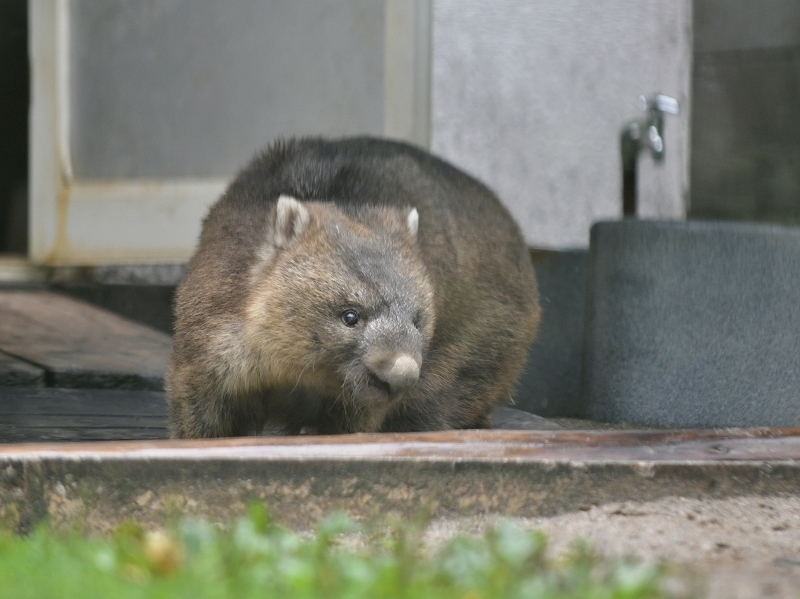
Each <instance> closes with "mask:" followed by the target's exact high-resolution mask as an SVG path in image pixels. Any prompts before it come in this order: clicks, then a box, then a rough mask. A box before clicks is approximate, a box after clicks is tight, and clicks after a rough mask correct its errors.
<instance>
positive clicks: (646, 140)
mask: <svg viewBox="0 0 800 599" xmlns="http://www.w3.org/2000/svg"><path fill="white" fill-rule="evenodd" d="M637 106H638V107H639V110H641V111H642V112H645V113H647V114H646V115H645V117H644V118H642V119H637V120H635V121H631V122H630V123H628V124H627V125H625V127H623V129H622V136H621V139H620V148H621V150H622V214H623V216H634V217H635V216H636V159H637V158H638V156H639V151H640V150H641V149H642V148H649V149H650V155H651V156H652V157H653V160H655V161H656V162H661V161H662V160H663V159H664V115H665V114H678V112H679V111H680V106H679V105H678V101H677V100H676V99H675V98H671V97H670V96H665V95H664V94H656V95H654V96H653V97H652V98H650V99H649V100H648V99H647V98H646V97H645V96H639V100H638V101H637Z"/></svg>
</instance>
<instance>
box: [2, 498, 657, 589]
mask: <svg viewBox="0 0 800 599" xmlns="http://www.w3.org/2000/svg"><path fill="white" fill-rule="evenodd" d="M418 530H419V527H414V526H409V525H408V524H403V525H401V524H400V523H398V524H396V525H394V526H380V527H370V528H366V529H365V528H363V527H361V526H359V525H357V524H355V523H354V522H352V521H350V520H348V519H347V518H345V517H343V516H341V515H333V516H331V517H329V518H328V519H327V520H325V521H324V522H323V523H322V524H321V525H320V526H319V528H318V529H317V531H316V533H315V534H314V535H305V536H301V535H298V534H296V533H294V532H291V531H288V530H286V529H284V528H281V527H279V526H276V525H274V524H273V523H271V522H270V521H269V518H268V516H267V514H266V512H265V510H264V509H263V508H261V507H260V506H257V505H254V506H251V508H250V513H249V516H248V517H247V518H243V519H241V520H239V521H238V522H237V523H236V524H235V525H234V526H233V527H232V530H231V531H229V532H221V531H220V530H219V529H217V528H216V527H214V526H212V525H209V524H207V523H199V522H193V521H188V520H186V521H183V522H181V523H180V524H178V525H177V526H176V527H175V529H174V530H173V531H171V532H160V533H158V532H157V533H146V532H145V531H144V530H143V529H142V528H141V526H139V525H138V524H136V523H134V522H126V523H124V524H122V525H120V526H119V527H118V528H117V530H116V531H115V533H114V534H113V535H112V536H111V537H110V538H88V539H87V538H83V537H81V536H80V535H77V534H72V535H57V534H54V533H52V532H49V531H48V530H47V529H46V528H45V527H41V528H39V529H38V530H36V531H35V532H34V533H33V534H31V535H30V536H26V537H20V536H14V535H6V536H0V598H2V599H5V598H14V599H26V598H36V599H47V598H51V597H53V598H55V597H63V598H70V599H72V598H76V599H77V598H80V599H91V598H93V597H104V598H106V597H108V598H114V599H125V598H129V597H130V598H133V597H164V598H170V599H175V598H183V597H185V598H187V599H203V598H206V597H207V598H215V599H217V598H218V599H222V598H228V597H230V598H236V599H246V598H249V597H259V598H267V597H278V598H281V599H295V598H297V599H299V598H325V599H335V598H348V599H357V598H362V597H363V598H365V599H379V598H387V599H400V598H407V599H412V598H423V597H425V598H428V597H435V598H442V599H449V598H454V599H455V598H457V599H489V598H492V599H495V598H505V597H514V598H516V597H519V598H523V597H524V598H542V599H544V598H548V599H562V598H563V599H566V598H575V599H577V598H587V599H588V598H591V599H635V598H656V597H666V596H667V595H666V594H665V593H664V592H663V591H660V590H659V587H660V586H662V585H661V582H662V580H663V577H664V573H663V569H662V568H661V567H658V566H648V565H642V564H636V563H633V562H630V561H609V560H605V559H601V558H598V557H596V556H594V555H592V554H591V552H590V551H588V550H587V549H586V548H585V547H582V546H580V545H577V546H576V547H575V548H574V550H573V551H572V552H571V553H570V554H569V555H567V556H564V557H562V558H559V559H556V560H552V559H549V558H547V557H546V555H545V538H544V536H543V535H542V534H541V533H538V532H531V531H524V530H520V529H518V528H515V527H514V526H512V525H511V524H508V523H501V524H499V525H498V526H497V527H495V528H494V529H492V530H491V531H490V532H488V533H486V534H485V535H484V536H482V537H469V538H466V537H464V538H457V539H454V540H453V541H451V542H449V543H447V544H445V545H443V546H442V547H440V548H438V549H435V550H431V549H426V548H425V547H424V546H423V544H422V542H421V540H420V536H419V534H418V533H417V532H415V531H418ZM409 531H410V532H409ZM343 539H344V541H343ZM354 539H355V541H356V542H353V540H354ZM347 540H349V541H350V542H346V541H347Z"/></svg>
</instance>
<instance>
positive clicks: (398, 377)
mask: <svg viewBox="0 0 800 599" xmlns="http://www.w3.org/2000/svg"><path fill="white" fill-rule="evenodd" d="M378 377H379V378H380V379H381V380H382V381H383V382H384V383H386V384H387V385H389V389H391V391H392V393H400V392H401V391H406V390H407V389H411V387H413V386H414V384H415V383H416V382H417V379H418V378H419V364H418V363H417V361H416V360H415V359H414V358H412V357H411V356H409V355H408V354H400V355H399V356H397V358H396V359H395V361H394V363H393V364H391V365H390V367H389V368H386V369H385V370H383V372H380V373H378Z"/></svg>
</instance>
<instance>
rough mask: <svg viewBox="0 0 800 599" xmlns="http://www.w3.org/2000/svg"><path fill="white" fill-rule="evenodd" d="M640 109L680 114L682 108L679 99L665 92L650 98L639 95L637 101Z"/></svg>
mask: <svg viewBox="0 0 800 599" xmlns="http://www.w3.org/2000/svg"><path fill="white" fill-rule="evenodd" d="M636 105H637V106H638V108H639V110H641V111H642V112H645V111H647V110H657V111H658V112H665V113H667V114H678V113H679V112H680V110H681V107H680V105H679V104H678V101H677V100H676V99H675V98H673V97H671V96H665V95H664V94H656V95H655V96H653V97H652V98H651V99H650V100H648V99H647V97H645V96H639V99H638V101H637V102H636Z"/></svg>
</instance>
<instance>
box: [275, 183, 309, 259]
mask: <svg viewBox="0 0 800 599" xmlns="http://www.w3.org/2000/svg"><path fill="white" fill-rule="evenodd" d="M308 221H309V216H308V209H307V208H306V207H305V206H303V205H302V204H301V203H300V202H298V201H297V200H296V199H295V198H293V197H292V196H288V195H281V196H280V197H279V198H278V205H277V207H276V209H275V228H274V231H275V233H274V238H273V243H274V244H275V247H278V248H284V247H286V246H287V245H289V243H291V241H292V240H293V239H294V238H296V237H298V236H300V235H302V233H303V231H305V230H306V227H308Z"/></svg>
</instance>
